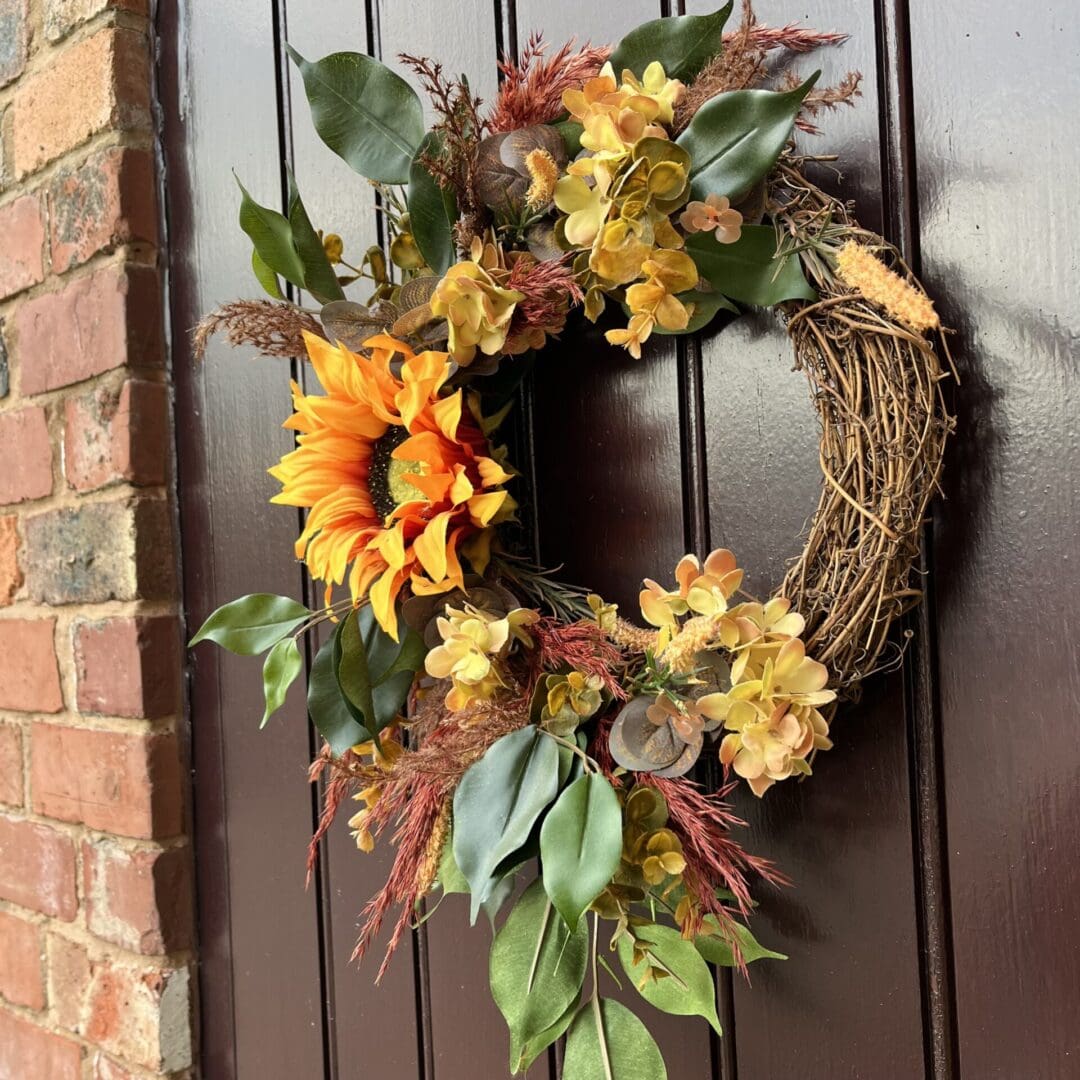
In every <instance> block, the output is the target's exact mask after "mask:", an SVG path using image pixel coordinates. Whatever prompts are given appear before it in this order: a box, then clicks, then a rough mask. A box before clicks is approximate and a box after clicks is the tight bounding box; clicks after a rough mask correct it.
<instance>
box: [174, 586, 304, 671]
mask: <svg viewBox="0 0 1080 1080" xmlns="http://www.w3.org/2000/svg"><path fill="white" fill-rule="evenodd" d="M310 616H311V612H310V611H308V609H307V608H306V607H304V605H303V604H298V603H297V602H296V601H295V600H290V599H289V597H287V596H274V595H273V594H272V593H252V594H251V595H250V596H241V597H240V598H239V599H238V600H233V601H232V602H231V603H228V604H224V605H222V606H221V607H219V608H218V609H217V611H215V612H214V613H213V615H211V616H210V618H209V619H207V620H206V622H204V623H203V624H202V626H201V627H200V629H199V632H198V633H197V634H196V635H195V636H194V637H193V638H192V639H191V644H192V645H198V644H199V642H200V641H213V642H215V643H216V644H218V645H220V646H221V647H222V648H223V649H228V650H229V652H233V653H238V654H239V655H241V656H257V655H258V654H259V653H261V652H265V651H266V650H267V649H269V648H270V647H271V646H272V645H276V644H277V643H278V642H279V641H280V640H281V639H282V638H283V637H284V636H285V635H286V634H288V633H291V632H292V631H293V630H295V629H297V627H299V626H300V624H301V623H303V622H304V621H305V620H306V619H308V618H309V617H310Z"/></svg>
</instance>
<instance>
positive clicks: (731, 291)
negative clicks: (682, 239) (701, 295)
mask: <svg viewBox="0 0 1080 1080" xmlns="http://www.w3.org/2000/svg"><path fill="white" fill-rule="evenodd" d="M776 242H777V241H776V230H775V229H774V228H773V227H772V225H744V226H743V227H742V233H741V235H740V236H739V239H738V240H736V241H735V243H734V244H718V243H717V242H716V239H715V237H714V236H713V235H712V233H698V234H697V235H696V236H691V237H689V238H688V239H687V241H686V251H687V254H688V255H689V256H690V257H691V258H692V259H693V260H694V263H695V264H696V266H697V268H698V273H699V274H701V276H702V277H703V278H705V279H706V280H707V281H708V282H709V284H710V285H712V287H713V288H714V289H716V290H717V292H721V293H724V294H725V295H726V296H730V297H731V298H732V299H734V300H739V301H741V302H742V303H744V304H754V305H757V306H759V307H772V305H773V304H779V303H781V302H782V301H784V300H813V299H815V298H816V297H817V293H815V292H814V290H813V288H812V287H811V285H810V283H809V282H808V281H807V280H806V277H805V275H804V274H803V269H802V262H801V260H800V259H799V256H798V255H785V256H783V257H782V258H780V259H777V258H776Z"/></svg>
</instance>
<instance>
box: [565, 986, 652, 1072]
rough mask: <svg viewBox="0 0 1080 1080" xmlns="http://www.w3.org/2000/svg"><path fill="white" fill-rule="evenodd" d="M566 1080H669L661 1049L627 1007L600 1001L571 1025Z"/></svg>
mask: <svg viewBox="0 0 1080 1080" xmlns="http://www.w3.org/2000/svg"><path fill="white" fill-rule="evenodd" d="M562 1080H667V1069H666V1068H665V1066H664V1059H663V1057H661V1055H660V1048H659V1047H658V1046H657V1045H656V1041H655V1040H654V1039H653V1037H652V1036H651V1035H650V1034H649V1032H648V1030H647V1029H646V1027H645V1025H644V1024H643V1023H642V1022H641V1021H640V1020H639V1019H638V1018H637V1017H636V1016H635V1015H634V1014H633V1013H632V1012H631V1011H630V1010H629V1009H628V1008H626V1006H625V1005H620V1004H619V1003H618V1002H617V1001H611V1000H609V999H607V998H598V999H596V1000H594V1001H592V1002H589V1003H588V1004H586V1006H585V1007H584V1008H583V1009H582V1010H581V1011H580V1012H579V1013H578V1014H577V1016H576V1017H575V1018H574V1022H573V1023H572V1024H571V1025H570V1034H569V1035H568V1036H567V1038H566V1057H565V1059H564V1061H563V1073H562Z"/></svg>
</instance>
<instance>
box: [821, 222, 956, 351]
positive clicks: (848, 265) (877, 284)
mask: <svg viewBox="0 0 1080 1080" xmlns="http://www.w3.org/2000/svg"><path fill="white" fill-rule="evenodd" d="M836 269H837V272H838V273H839V275H840V280H841V281H843V282H844V283H845V284H847V285H850V286H851V287H852V288H853V289H858V290H859V292H861V293H862V294H863V296H865V297H866V299H867V300H869V301H870V302H871V303H872V304H877V305H878V307H881V308H884V309H885V310H886V311H887V312H888V313H889V314H890V315H891V316H892V317H893V318H894V319H899V321H900V322H902V323H903V324H904V325H905V326H910V327H911V329H912V330H920V331H921V330H934V329H936V328H937V327H939V326H940V325H941V319H940V318H939V317H938V313H937V312H936V311H935V310H934V304H933V301H932V300H931V299H930V297H928V296H927V295H926V294H925V293H924V292H922V291H920V290H919V289H917V288H916V287H915V286H914V285H912V284H910V283H909V282H907V281H905V280H904V279H903V278H902V277H901V276H900V275H899V274H897V273H895V272H894V271H892V270H890V269H889V268H888V267H887V266H886V265H885V264H884V263H883V262H882V261H881V260H880V259H879V258H877V256H876V255H874V253H873V252H872V251H871V250H870V249H869V248H868V247H866V246H865V245H864V244H859V243H857V242H856V241H854V240H849V241H848V242H847V243H846V244H844V246H843V247H842V248H841V249H840V251H839V252H838V254H837V256H836Z"/></svg>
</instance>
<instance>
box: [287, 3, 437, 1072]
mask: <svg viewBox="0 0 1080 1080" xmlns="http://www.w3.org/2000/svg"><path fill="white" fill-rule="evenodd" d="M285 30H286V39H287V40H288V42H289V44H291V45H292V46H294V47H295V48H296V49H297V51H298V52H299V53H300V54H301V55H302V56H305V57H307V58H308V59H309V60H316V59H318V58H320V57H322V56H326V55H328V54H329V53H333V52H342V51H345V52H369V53H370V52H372V43H371V42H370V41H369V40H368V19H367V10H366V5H365V4H364V2H363V0H288V6H287V9H286V22H285ZM284 72H285V74H286V76H287V82H286V85H287V87H288V90H289V94H288V96H287V98H286V100H287V101H288V103H289V106H290V112H289V118H290V121H291V130H290V136H291V137H290V139H289V142H290V149H291V156H292V161H293V171H294V173H295V175H296V180H297V185H298V187H299V188H300V192H301V194H302V195H303V198H304V205H305V206H306V208H307V211H308V214H309V216H310V217H311V220H312V222H313V223H314V224H315V227H316V228H321V229H323V230H325V231H326V232H336V233H338V234H339V235H340V236H341V237H342V239H343V240H344V242H345V257H346V258H347V259H348V260H349V262H351V263H353V264H354V265H359V261H360V259H361V258H362V257H363V253H364V251H365V250H366V249H367V248H368V247H369V246H371V245H372V244H375V243H378V239H379V231H378V221H377V218H376V211H375V193H374V191H373V189H372V188H371V186H370V185H369V184H368V182H367V181H366V180H365V179H364V178H363V177H362V176H360V175H359V174H358V173H356V172H354V171H353V170H352V169H351V168H350V167H349V166H348V165H347V164H346V163H345V162H344V161H342V160H341V159H340V158H339V157H338V156H337V155H336V154H334V153H333V151H331V150H330V149H329V148H328V147H327V146H326V145H325V144H324V143H323V142H322V140H321V139H320V138H319V136H318V134H317V133H316V132H315V128H314V125H313V124H312V122H311V112H310V109H309V107H308V103H307V97H306V95H305V93H304V85H303V80H302V79H301V78H300V77H299V73H298V72H297V71H296V68H295V66H294V65H292V64H291V63H289V64H288V65H287V66H286V67H285V68H284ZM350 295H351V296H354V297H355V298H359V299H363V298H364V294H363V285H362V284H360V285H359V286H353V288H352V289H351V290H350ZM305 303H309V304H310V303H312V301H310V300H305ZM304 375H305V376H307V379H308V386H309V389H310V390H312V391H313V392H317V385H316V383H315V380H313V379H311V373H310V370H309V369H308V368H307V365H304ZM320 588H321V587H320V586H316V591H318V589H320ZM348 817H349V813H348V812H346V811H343V812H342V814H341V815H340V818H339V820H338V821H337V822H335V824H334V827H333V828H332V829H331V830H330V832H329V833H328V834H327V836H326V839H325V840H324V842H323V845H322V851H321V856H320V858H321V866H320V881H321V886H322V900H323V911H322V920H323V951H324V957H323V963H324V968H325V978H326V992H327V1026H328V1039H329V1044H330V1060H329V1066H330V1077H334V1078H337V1077H341V1078H348V1077H351V1076H353V1075H355V1073H356V1070H357V1068H358V1067H359V1066H360V1065H361V1063H362V1066H363V1069H364V1070H365V1072H366V1073H368V1074H369V1075H372V1076H401V1077H411V1076H420V1075H421V1072H420V1057H421V1054H420V1037H419V1030H420V1028H419V1018H418V1016H417V1002H418V1000H419V999H418V995H417V971H416V957H415V955H414V949H415V942H414V940H413V936H412V935H411V934H410V935H406V936H405V938H404V939H403V940H402V942H401V944H400V946H399V948H398V950H397V953H396V954H395V957H394V962H393V964H392V965H391V967H390V969H389V971H388V972H387V974H386V977H385V978H384V979H383V981H382V983H380V985H379V986H377V987H376V986H375V985H374V979H375V974H376V972H377V971H378V969H379V964H380V963H381V961H382V951H383V949H384V948H385V946H386V942H387V939H388V938H389V936H390V930H389V928H388V929H387V930H386V931H385V932H384V933H383V934H382V935H381V936H380V938H379V939H377V940H376V941H375V943H374V944H373V946H372V949H371V952H370V953H369V955H368V957H367V959H366V961H365V962H364V964H363V965H357V964H355V963H353V962H352V961H351V960H350V955H351V953H352V950H353V945H354V943H355V941H356V937H357V934H358V932H359V924H360V918H359V915H360V912H361V910H362V909H363V907H364V905H365V904H366V903H367V901H368V899H369V898H370V897H371V896H373V895H374V894H375V893H376V892H377V891H378V890H379V889H380V888H381V887H382V885H383V883H384V882H385V881H386V878H387V875H388V874H389V872H390V868H391V866H392V865H393V848H392V847H391V846H390V844H389V843H388V842H384V843H382V844H380V845H378V846H377V847H376V849H375V851H374V852H372V853H371V854H369V855H365V854H364V853H363V852H360V851H358V850H357V849H356V845H355V843H354V842H353V839H352V836H351V834H350V832H349V830H348V828H347V827H346V824H345V822H346V819H347V818H348ZM388 1015H392V1016H393V1017H394V1029H393V1032H392V1033H391V1032H389V1031H384V1030H382V1025H383V1024H384V1023H385V1018H386V1016H388ZM379 1031H381V1032H382V1033H381V1035H380V1036H379V1037H373V1035H374V1033H375V1032H379ZM328 1080H329V1078H328Z"/></svg>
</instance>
